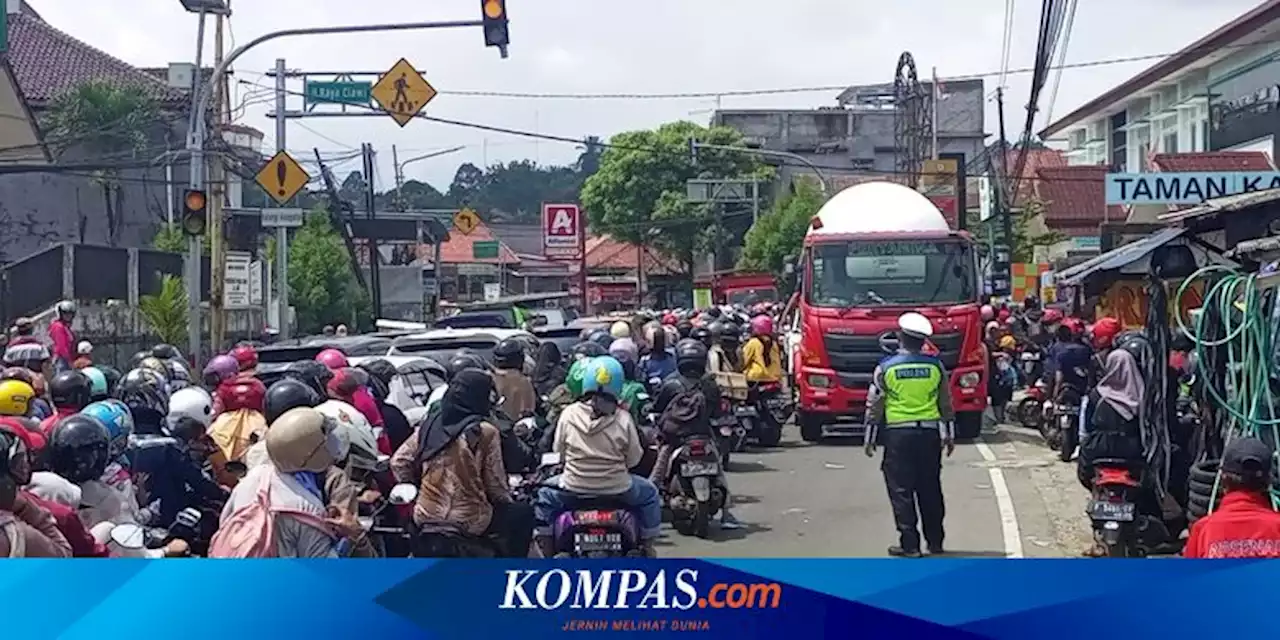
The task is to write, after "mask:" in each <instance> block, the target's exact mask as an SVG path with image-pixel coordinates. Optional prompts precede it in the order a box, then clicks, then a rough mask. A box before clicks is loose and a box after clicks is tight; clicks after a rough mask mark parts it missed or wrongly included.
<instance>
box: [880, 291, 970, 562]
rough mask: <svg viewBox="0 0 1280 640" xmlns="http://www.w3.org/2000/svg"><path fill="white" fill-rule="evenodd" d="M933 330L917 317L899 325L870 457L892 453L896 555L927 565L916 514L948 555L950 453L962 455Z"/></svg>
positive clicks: (937, 549)
mask: <svg viewBox="0 0 1280 640" xmlns="http://www.w3.org/2000/svg"><path fill="white" fill-rule="evenodd" d="M932 335H933V324H932V323H931V322H929V319H928V318H926V317H924V316H923V315H921V314H919V313H915V312H908V313H904V314H902V315H901V316H900V317H899V318H898V353H897V354H896V355H892V356H889V357H888V358H885V359H884V360H882V361H880V364H879V365H877V366H876V369H875V372H874V373H873V375H872V379H873V382H872V385H873V386H872V387H871V389H870V390H869V392H868V395H867V434H866V436H865V438H866V445H865V448H866V453H867V456H869V457H870V456H874V455H875V448H876V444H877V438H879V439H880V440H881V441H882V442H881V443H882V444H883V445H884V461H883V462H882V463H881V466H880V468H881V470H882V471H883V472H884V482H885V486H886V487H887V488H888V490H889V503H890V505H891V506H892V507H893V520H894V524H895V525H896V526H897V529H898V539H899V542H898V544H896V545H894V546H891V547H889V555H891V556H898V557H903V558H919V557H921V553H920V532H919V531H918V530H917V529H916V507H917V505H919V516H920V517H919V520H920V524H921V528H922V529H923V530H924V539H925V542H926V544H927V545H928V549H929V553H930V554H940V553H942V552H943V546H942V542H943V538H944V536H945V531H944V530H943V526H942V521H943V517H944V516H945V513H946V507H945V503H944V501H943V496H942V452H943V450H944V449H945V450H946V454H947V456H948V457H950V456H951V453H952V452H953V451H954V450H955V426H954V422H955V411H954V409H952V407H951V392H950V388H949V387H950V384H949V378H948V376H947V371H946V367H944V366H943V365H942V361H941V360H939V359H938V358H936V357H934V356H929V355H925V354H924V353H922V350H923V349H924V346H925V343H926V342H927V341H928V339H929V337H930V336H932Z"/></svg>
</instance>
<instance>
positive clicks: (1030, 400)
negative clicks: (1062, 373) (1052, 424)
mask: <svg viewBox="0 0 1280 640" xmlns="http://www.w3.org/2000/svg"><path fill="white" fill-rule="evenodd" d="M1048 393H1049V388H1048V385H1046V384H1045V383H1044V381H1043V380H1041V381H1038V382H1036V383H1035V384H1033V385H1031V386H1030V387H1027V395H1026V397H1024V398H1023V399H1022V400H1021V401H1020V402H1018V422H1020V423H1022V426H1024V427H1026V428H1028V429H1036V430H1041V429H1042V427H1043V426H1044V400H1045V396H1046V395H1048Z"/></svg>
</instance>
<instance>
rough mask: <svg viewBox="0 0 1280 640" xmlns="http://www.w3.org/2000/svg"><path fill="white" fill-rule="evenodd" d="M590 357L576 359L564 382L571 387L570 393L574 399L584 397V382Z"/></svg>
mask: <svg viewBox="0 0 1280 640" xmlns="http://www.w3.org/2000/svg"><path fill="white" fill-rule="evenodd" d="M588 360H589V358H583V359H581V360H576V361H574V363H573V365H572V366H570V367H569V375H568V376H567V377H566V378H565V380H564V384H565V386H566V387H568V388H569V395H571V396H573V399H574V400H577V399H578V398H581V397H582V382H583V379H584V375H585V374H586V371H587V361H588Z"/></svg>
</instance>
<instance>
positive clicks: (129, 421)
mask: <svg viewBox="0 0 1280 640" xmlns="http://www.w3.org/2000/svg"><path fill="white" fill-rule="evenodd" d="M80 413H83V414H85V415H87V416H92V417H94V418H97V419H98V421H99V422H101V423H102V424H103V425H104V426H106V427H107V435H109V436H110V437H111V457H113V458H114V457H117V456H120V455H123V454H124V452H125V449H127V448H128V447H129V436H131V435H133V414H131V413H129V408H128V407H126V406H125V404H124V403H123V402H121V401H119V400H102V401H100V402H95V403H93V404H91V405H89V406H87V407H85V408H84V410H83V411H81V412H80Z"/></svg>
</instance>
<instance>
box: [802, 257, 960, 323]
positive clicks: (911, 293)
mask: <svg viewBox="0 0 1280 640" xmlns="http://www.w3.org/2000/svg"><path fill="white" fill-rule="evenodd" d="M810 251H811V255H812V259H811V263H810V269H811V271H810V274H809V276H810V277H809V284H808V286H807V287H806V296H807V300H808V302H809V304H812V305H815V306H819V307H848V306H855V305H856V306H871V305H915V304H956V303H963V302H973V301H974V300H976V298H977V295H978V291H977V277H976V275H975V272H974V269H975V266H974V261H973V251H972V249H971V248H970V247H969V244H968V243H966V242H964V241H959V240H942V241H939V240H923V241H920V240H877V241H863V240H855V241H852V242H830V243H822V244H818V245H815V246H814V247H812V248H811V249H810Z"/></svg>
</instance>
